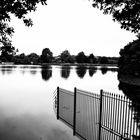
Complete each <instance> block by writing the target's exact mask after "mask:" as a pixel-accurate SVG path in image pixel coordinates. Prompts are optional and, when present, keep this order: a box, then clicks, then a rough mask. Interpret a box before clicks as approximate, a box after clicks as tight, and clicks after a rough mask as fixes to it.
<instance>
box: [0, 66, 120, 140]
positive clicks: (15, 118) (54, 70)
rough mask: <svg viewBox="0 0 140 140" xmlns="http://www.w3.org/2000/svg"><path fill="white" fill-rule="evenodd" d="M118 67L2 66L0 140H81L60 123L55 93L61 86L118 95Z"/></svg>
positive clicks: (0, 80) (68, 88)
mask: <svg viewBox="0 0 140 140" xmlns="http://www.w3.org/2000/svg"><path fill="white" fill-rule="evenodd" d="M117 75H118V74H117V69H116V67H109V69H107V68H101V67H84V66H81V67H76V66H72V67H70V66H63V67H62V66H47V67H41V66H23V65H11V66H7V65H1V66H0V140H77V139H78V138H77V137H74V136H73V133H72V130H71V129H70V128H69V127H67V126H66V125H65V124H63V123H62V122H61V121H58V120H57V119H56V115H55V113H54V110H53V101H54V100H53V93H54V91H55V90H56V88H57V86H59V87H61V88H64V89H67V90H70V91H73V90H74V87H77V88H79V89H82V90H86V91H91V92H94V93H99V92H100V89H103V90H105V91H110V92H113V93H117V94H123V93H122V91H120V90H119V88H118V85H119V81H118V78H117Z"/></svg>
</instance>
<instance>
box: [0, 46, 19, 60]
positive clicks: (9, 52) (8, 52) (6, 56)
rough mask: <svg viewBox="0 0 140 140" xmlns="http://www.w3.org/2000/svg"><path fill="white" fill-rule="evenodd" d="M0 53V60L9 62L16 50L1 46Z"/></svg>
mask: <svg viewBox="0 0 140 140" xmlns="http://www.w3.org/2000/svg"><path fill="white" fill-rule="evenodd" d="M0 52H1V59H2V60H4V61H8V62H9V61H11V60H12V57H13V56H14V55H15V54H16V52H17V50H15V48H14V47H12V46H10V45H9V46H6V47H4V46H2V47H0Z"/></svg>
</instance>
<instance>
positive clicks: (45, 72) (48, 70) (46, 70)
mask: <svg viewBox="0 0 140 140" xmlns="http://www.w3.org/2000/svg"><path fill="white" fill-rule="evenodd" d="M41 69H42V70H41V75H42V79H43V80H44V81H48V80H49V79H50V78H51V77H52V67H51V66H50V65H47V66H42V67H41Z"/></svg>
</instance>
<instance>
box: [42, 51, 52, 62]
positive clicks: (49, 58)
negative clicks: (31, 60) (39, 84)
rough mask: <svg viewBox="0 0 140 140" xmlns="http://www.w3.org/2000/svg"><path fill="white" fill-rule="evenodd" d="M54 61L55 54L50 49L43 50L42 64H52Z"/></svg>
mask: <svg viewBox="0 0 140 140" xmlns="http://www.w3.org/2000/svg"><path fill="white" fill-rule="evenodd" d="M52 59H53V53H52V52H51V51H50V49H49V48H45V49H43V50H42V54H41V56H40V62H41V63H51V62H52Z"/></svg>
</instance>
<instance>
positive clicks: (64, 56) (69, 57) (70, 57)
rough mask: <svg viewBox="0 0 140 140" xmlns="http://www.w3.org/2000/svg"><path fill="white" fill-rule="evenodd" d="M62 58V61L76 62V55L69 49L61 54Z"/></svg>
mask: <svg viewBox="0 0 140 140" xmlns="http://www.w3.org/2000/svg"><path fill="white" fill-rule="evenodd" d="M60 60H61V62H62V63H74V62H75V57H74V56H73V55H71V54H70V53H69V51H68V50H65V51H63V52H62V53H61V54H60Z"/></svg>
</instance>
